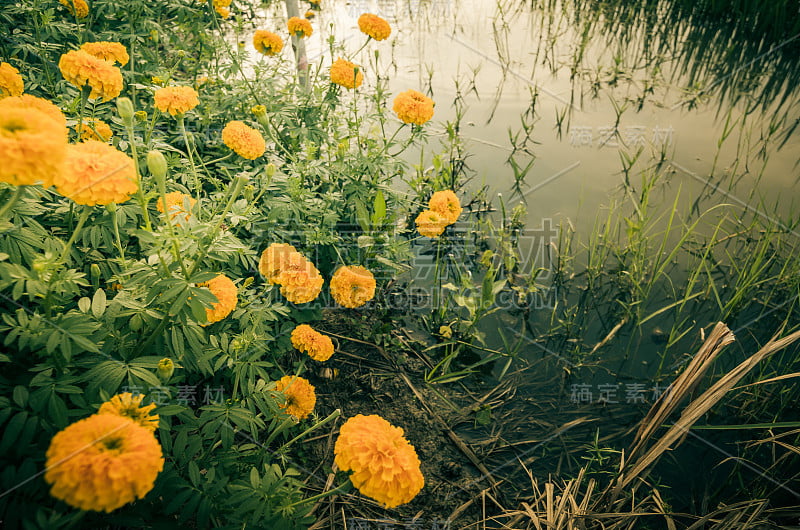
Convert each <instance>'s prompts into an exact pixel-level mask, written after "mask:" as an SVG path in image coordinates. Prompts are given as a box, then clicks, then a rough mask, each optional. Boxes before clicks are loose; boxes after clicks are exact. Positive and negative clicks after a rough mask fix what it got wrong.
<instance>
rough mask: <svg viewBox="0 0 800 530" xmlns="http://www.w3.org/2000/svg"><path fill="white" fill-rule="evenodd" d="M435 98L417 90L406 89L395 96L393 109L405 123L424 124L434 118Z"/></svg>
mask: <svg viewBox="0 0 800 530" xmlns="http://www.w3.org/2000/svg"><path fill="white" fill-rule="evenodd" d="M433 105H434V103H433V100H432V99H431V98H429V97H427V96H426V95H424V94H422V93H421V92H417V91H416V90H406V91H405V92H401V93H400V94H398V95H397V97H396V98H394V105H392V110H394V111H395V113H397V117H398V118H400V119H401V120H402V121H403V122H404V123H416V124H417V125H423V124H424V123H425V122H427V121H429V120H430V119H431V118H433Z"/></svg>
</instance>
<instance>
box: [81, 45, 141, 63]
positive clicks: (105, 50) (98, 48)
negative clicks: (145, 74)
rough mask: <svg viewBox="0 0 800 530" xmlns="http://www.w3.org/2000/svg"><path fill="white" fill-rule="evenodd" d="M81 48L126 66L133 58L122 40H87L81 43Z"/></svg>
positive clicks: (100, 57) (105, 59) (99, 57)
mask: <svg viewBox="0 0 800 530" xmlns="http://www.w3.org/2000/svg"><path fill="white" fill-rule="evenodd" d="M81 50H83V51H85V52H86V53H88V54H89V55H94V56H95V57H97V58H98V59H103V60H104V61H109V62H112V63H113V62H114V61H116V62H118V63H119V64H120V65H121V66H125V65H126V64H128V61H130V60H131V58H130V56H129V55H128V50H127V49H126V48H125V45H123V44H122V43H120V42H108V41H100V42H85V43H83V44H82V45H81Z"/></svg>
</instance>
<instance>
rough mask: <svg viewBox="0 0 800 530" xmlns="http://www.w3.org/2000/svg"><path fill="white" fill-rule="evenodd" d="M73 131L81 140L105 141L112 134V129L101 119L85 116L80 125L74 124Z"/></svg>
mask: <svg viewBox="0 0 800 530" xmlns="http://www.w3.org/2000/svg"><path fill="white" fill-rule="evenodd" d="M75 132H76V133H78V136H79V137H80V139H81V140H99V141H101V142H107V141H109V140H110V139H111V137H112V136H114V131H112V130H111V127H110V126H109V125H108V124H107V123H106V122H104V121H103V120H98V119H95V118H86V119H85V120H84V122H83V123H82V124H81V125H78V124H77V123H76V124H75Z"/></svg>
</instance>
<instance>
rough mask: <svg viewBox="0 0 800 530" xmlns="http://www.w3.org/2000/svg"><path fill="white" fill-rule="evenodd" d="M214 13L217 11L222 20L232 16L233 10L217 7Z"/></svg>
mask: <svg viewBox="0 0 800 530" xmlns="http://www.w3.org/2000/svg"><path fill="white" fill-rule="evenodd" d="M214 11H216V12H217V14H218V15H219V16H221V17H222V18H228V17H229V16H231V10H230V9H228V8H227V7H215V8H214Z"/></svg>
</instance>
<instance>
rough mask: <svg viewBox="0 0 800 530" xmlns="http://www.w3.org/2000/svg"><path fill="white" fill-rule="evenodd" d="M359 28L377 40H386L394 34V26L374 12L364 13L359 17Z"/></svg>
mask: <svg viewBox="0 0 800 530" xmlns="http://www.w3.org/2000/svg"><path fill="white" fill-rule="evenodd" d="M358 29H360V30H361V33H363V34H365V35H368V36H369V37H372V38H373V39H375V40H385V39H387V38H389V35H391V34H392V27H391V26H390V25H389V23H388V22H386V20H384V19H382V18H381V17H379V16H378V15H373V14H372V13H364V14H363V15H361V16H360V17H358Z"/></svg>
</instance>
